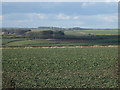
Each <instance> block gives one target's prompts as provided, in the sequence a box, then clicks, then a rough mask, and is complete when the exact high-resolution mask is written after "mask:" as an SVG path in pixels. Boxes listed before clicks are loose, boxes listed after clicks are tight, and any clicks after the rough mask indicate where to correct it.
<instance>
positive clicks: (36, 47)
mask: <svg viewBox="0 0 120 90" xmlns="http://www.w3.org/2000/svg"><path fill="white" fill-rule="evenodd" d="M82 47H120V45H82V46H30V47H22V46H21V47H19V46H18V47H2V48H0V49H18V48H24V49H26V48H82Z"/></svg>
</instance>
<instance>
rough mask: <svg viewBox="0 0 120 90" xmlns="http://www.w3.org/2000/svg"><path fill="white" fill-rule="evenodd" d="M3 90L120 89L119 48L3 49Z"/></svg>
mask: <svg viewBox="0 0 120 90" xmlns="http://www.w3.org/2000/svg"><path fill="white" fill-rule="evenodd" d="M2 59H3V60H2V61H3V62H2V63H3V64H2V66H3V88H7V87H11V86H9V83H10V81H11V80H12V81H14V82H15V84H16V87H17V88H117V87H118V75H117V69H118V48H117V47H83V48H23V49H22V48H18V49H3V58H2Z"/></svg>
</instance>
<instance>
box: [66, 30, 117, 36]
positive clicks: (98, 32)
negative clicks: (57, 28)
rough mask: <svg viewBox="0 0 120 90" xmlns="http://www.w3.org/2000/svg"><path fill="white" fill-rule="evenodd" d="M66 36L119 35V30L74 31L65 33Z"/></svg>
mask: <svg viewBox="0 0 120 90" xmlns="http://www.w3.org/2000/svg"><path fill="white" fill-rule="evenodd" d="M65 34H66V35H74V36H80V35H88V34H92V35H118V30H73V31H65Z"/></svg>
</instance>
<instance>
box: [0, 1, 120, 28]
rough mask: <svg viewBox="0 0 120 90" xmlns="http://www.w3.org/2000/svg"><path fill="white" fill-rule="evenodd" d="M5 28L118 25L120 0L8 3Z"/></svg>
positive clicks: (107, 26)
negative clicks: (118, 1) (117, 0)
mask: <svg viewBox="0 0 120 90" xmlns="http://www.w3.org/2000/svg"><path fill="white" fill-rule="evenodd" d="M2 9H3V12H2V16H0V19H2V18H3V19H2V20H3V22H2V23H3V24H2V25H3V27H26V28H27V27H39V26H58V27H87V28H117V27H118V15H117V14H118V3H117V2H101V3H100V2H4V3H3V4H2Z"/></svg>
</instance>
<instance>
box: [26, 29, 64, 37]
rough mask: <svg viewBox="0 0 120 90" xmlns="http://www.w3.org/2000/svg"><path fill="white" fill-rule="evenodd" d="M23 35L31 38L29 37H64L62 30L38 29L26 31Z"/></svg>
mask: <svg viewBox="0 0 120 90" xmlns="http://www.w3.org/2000/svg"><path fill="white" fill-rule="evenodd" d="M25 37H27V38H31V39H38V38H41V39H62V38H64V32H63V31H52V30H47V31H38V32H35V31H34V32H28V33H26V35H25Z"/></svg>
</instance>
